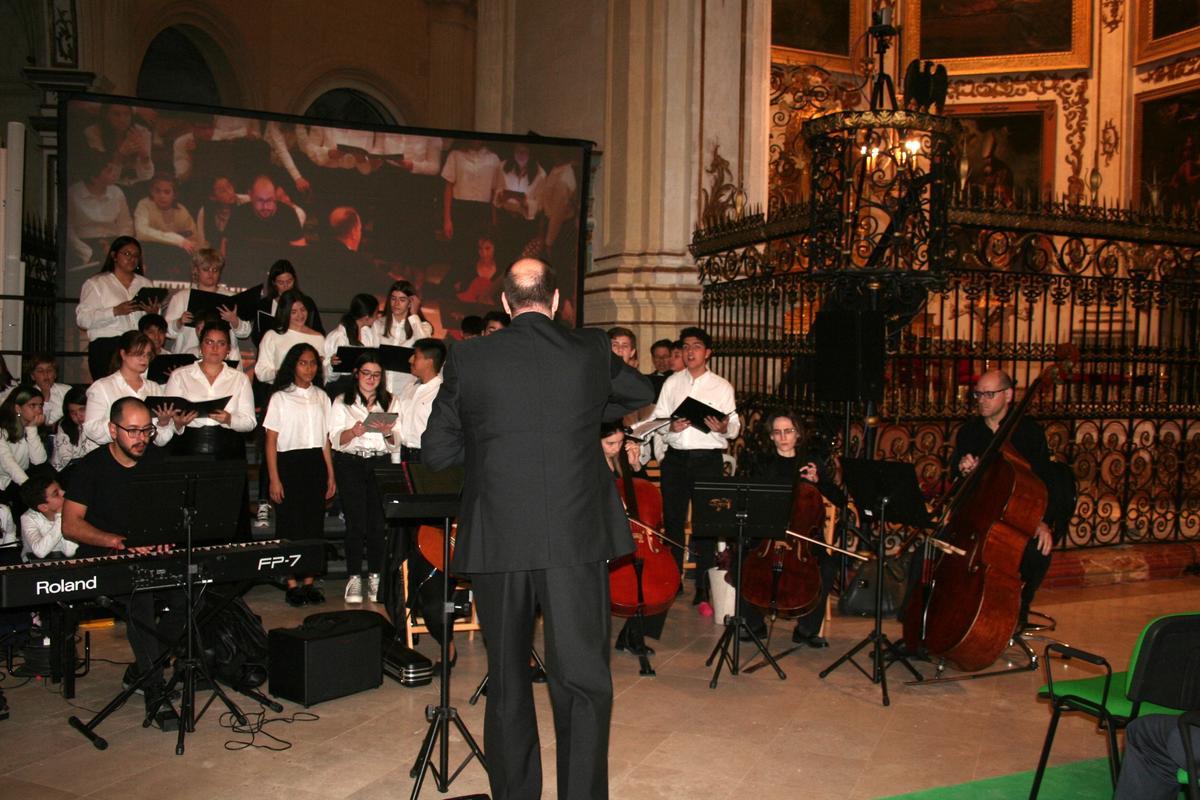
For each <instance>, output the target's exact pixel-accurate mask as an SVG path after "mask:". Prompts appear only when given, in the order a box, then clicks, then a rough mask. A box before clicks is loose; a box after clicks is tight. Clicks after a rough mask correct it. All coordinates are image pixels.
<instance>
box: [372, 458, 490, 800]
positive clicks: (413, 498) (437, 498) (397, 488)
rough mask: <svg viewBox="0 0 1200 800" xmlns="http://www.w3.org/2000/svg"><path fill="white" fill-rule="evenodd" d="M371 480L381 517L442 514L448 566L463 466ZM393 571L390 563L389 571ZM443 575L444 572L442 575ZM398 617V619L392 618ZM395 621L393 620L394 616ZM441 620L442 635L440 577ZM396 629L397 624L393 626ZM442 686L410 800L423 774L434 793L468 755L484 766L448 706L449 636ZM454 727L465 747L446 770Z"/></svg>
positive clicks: (410, 470) (447, 605) (404, 470)
mask: <svg viewBox="0 0 1200 800" xmlns="http://www.w3.org/2000/svg"><path fill="white" fill-rule="evenodd" d="M375 481H376V484H377V485H378V486H379V495H380V499H381V500H382V502H383V514H384V517H385V518H387V519H389V520H417V519H428V518H430V517H441V518H442V564H444V565H445V566H446V569H447V570H448V569H449V568H450V526H451V524H452V522H453V520H454V517H455V516H457V515H458V506H459V501H460V498H461V494H462V483H463V470H462V468H461V467H451V468H450V469H446V470H441V471H438V472H434V471H433V470H431V469H429V468H427V467H425V466H423V465H421V464H415V463H411V462H407V463H405V464H402V465H401V466H399V467H387V466H380V467H376V468H375ZM390 571H391V572H393V573H394V571H395V570H394V567H392V568H391V569H390ZM444 577H445V576H443V578H444ZM397 619H398V618H397ZM394 621H395V620H394ZM442 624H443V626H444V628H443V630H445V631H447V633H448V632H449V631H450V630H452V629H453V625H454V604H453V603H452V602H451V600H450V582H449V581H448V580H445V579H444V580H443V581H442ZM396 630H397V633H398V632H399V630H400V626H399V625H396ZM441 654H442V686H441V691H440V692H439V693H438V705H436V706H426V707H425V719H427V720H428V721H429V730H427V731H426V732H425V739H424V741H422V743H421V751H420V753H419V754H418V756H417V760H416V762H415V763H414V764H413V766H412V769H411V770H409V773H408V774H409V777H411V778H415V779H416V781H415V783H413V789H412V794H411V795H410V798H411V800H416V798H417V797H418V796H419V795H420V794H421V785H422V784H423V783H424V782H425V773H426V771H430V772H432V773H433V781H434V785H435V786H436V787H437V790H438V791H439V792H442V793H445V792H447V791H448V790H449V788H450V784H451V783H452V782H453V781H454V779H455V778H457V777H458V776H459V774H460V773H461V772H462V771H463V769H465V768H466V766H467V764H469V763H471V759H472V758H478V759H479V763H480V765H482V766H483V768H484V770H487V761H486V760H484V756H483V750H482V749H481V748H480V747H479V745H478V744H477V743H476V742H475V738H474V737H473V736H471V732H470V731H469V730H467V726H466V723H464V722H463V721H462V718H461V717H460V716H459V715H458V709H456V708H454V707H453V706H451V705H450V666H449V665H450V637H449V636H442V642H441ZM451 723H453V725H454V727H455V728H457V729H458V733H459V735H460V736H462V738H463V741H464V742H466V743H467V747H469V748H470V751H471V752H469V753H468V754H467V756H466V758H464V759H463V761H462V763H461V764H459V765H458V769H456V770H454V772H453V773H451V772H450V725H451ZM435 744H436V745H439V752H438V763H437V766H434V764H433V748H434V746H435Z"/></svg>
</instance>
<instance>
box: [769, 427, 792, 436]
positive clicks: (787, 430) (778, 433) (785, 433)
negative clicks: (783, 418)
mask: <svg viewBox="0 0 1200 800" xmlns="http://www.w3.org/2000/svg"><path fill="white" fill-rule="evenodd" d="M795 432H796V429H795V428H780V429H779V430H777V431H771V435H772V436H790V435H791V434H793V433H795Z"/></svg>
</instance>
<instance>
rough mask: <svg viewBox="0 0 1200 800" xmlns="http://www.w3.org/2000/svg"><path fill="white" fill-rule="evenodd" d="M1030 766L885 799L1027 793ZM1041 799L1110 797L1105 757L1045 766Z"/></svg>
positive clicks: (1002, 797) (976, 798)
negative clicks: (1011, 773) (1017, 770)
mask: <svg viewBox="0 0 1200 800" xmlns="http://www.w3.org/2000/svg"><path fill="white" fill-rule="evenodd" d="M1033 773H1034V770H1030V771H1029V772H1017V773H1015V774H1013V775H1001V776H1000V777H998V778H985V779H984V780H981V781H971V782H970V783H960V784H958V785H957V786H940V787H938V788H936V789H926V790H924V791H921V792H912V793H910V794H898V795H895V796H894V797H892V798H889V799H888V800H967V799H968V798H970V800H1014V798H1022V797H1029V789H1030V787H1032V786H1033ZM1038 797H1039V798H1042V800H1100V799H1101V798H1103V799H1104V800H1107V798H1110V797H1112V781H1110V780H1109V777H1108V759H1106V758H1094V759H1091V760H1089V761H1075V762H1073V763H1071V764H1063V765H1062V766H1058V767H1049V768H1048V769H1047V770H1046V774H1045V775H1044V776H1043V777H1042V789H1041V791H1040V792H1039V793H1038Z"/></svg>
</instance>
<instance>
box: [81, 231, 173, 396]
mask: <svg viewBox="0 0 1200 800" xmlns="http://www.w3.org/2000/svg"><path fill="white" fill-rule="evenodd" d="M153 285H154V284H153V283H151V282H150V279H149V278H147V277H146V275H145V269H144V268H143V266H142V246H141V244H139V243H138V240H137V239H134V238H133V237H132V236H118V237H117V238H116V239H114V240H113V243H112V245H111V246H109V248H108V255H107V256H106V257H105V259H104V265H103V266H101V267H100V271H99V272H98V273H96V274H95V275H93V276H92V277H90V278H88V279H87V280H86V281H84V282H83V287H82V288H81V289H80V292H79V305H77V306H76V307H75V324H76V325H78V326H79V327H80V328H82V329H83V330H84V331H85V332H86V333H87V337H88V356H87V358H88V372H89V373H90V374H91V379H92V380H93V381H95V380H99V379H100V378H103V377H104V376H105V375H108V374H109V373H111V372H112V370H113V369H115V367H114V366H113V365H112V357H113V353H115V352H116V349H117V337H119V336H121V334H123V333H125V332H126V331H136V330H137V326H138V320H140V319H141V318H142V314H145V313H147V312H149V313H155V314H157V313H158V303H148V302H142V301H138V300H135V299H134V298H135V297H137V293H138V292H140V291H141V290H142V289H149V288H151V287H152V286H153ZM106 413H107V412H106Z"/></svg>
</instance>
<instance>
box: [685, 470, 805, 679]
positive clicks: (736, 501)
mask: <svg viewBox="0 0 1200 800" xmlns="http://www.w3.org/2000/svg"><path fill="white" fill-rule="evenodd" d="M791 515H792V485H791V484H784V483H774V482H771V481H750V480H746V479H744V478H720V479H717V480H710V481H696V483H695V485H694V486H693V487H692V537H693V538H699V539H716V538H726V537H728V536H729V531H730V529H731V528H732V529H733V530H734V531H736V536H737V549H736V550H735V551H734V557H733V558H734V563H733V570H734V581H733V614H732V615H726V617H725V632H724V633H722V634H721V638H720V639H718V640H717V644H716V646H715V647H714V648H713V651H712V653H711V654H709V656H708V660H707V661H705V662H704V666H706V667H707V666H711V665H712V663H713V660H714V659H716V658H717V657H718V655H719V656H720V660H718V661H717V668H716V669H715V670H714V671H713V676H712V680H711V681H709V683H708V687H709V688H710V689H715V688H717V679H718V678H720V676H721V668H722V667H723V666H725V665H726V664H728V665H729V674H730V675H737V674H738V672H739V670H740V668H741V648H740V641H741V634H742V633H743V632H745V634H746V637H747V638H748V639H749V640H750V641H752V642H753V643H754V646H755V647H757V648H758V650H759V652H761V653H762V654H763V658H764V659H766V661H767V663H769V664H770V665H771V667H772V668H773V669H774V670H775V674H777V675H778V676H779V679H780V680H786V679H787V675H786V674H784V671H783V670H782V669H780V667H779V663H778V662H777V661H776V660H775V657H774V656H772V655H771V654H770V652H768V651H767V646H766V645H765V644H764V643H763V641H762V639H761V638H760V637H759V635H758V634H757V633H755V632H754V630H752V629H751V628H750V626H749V625H747V624H746V619H745V618H744V617H743V616H742V613H741V606H740V603H741V601H742V552H743V550H744V549H745V546H746V540H747V539H748V538H757V539H783V538H785V537H786V536H787V533H786V531H787V526H788V521H789V520H790V519H791ZM704 578H705V576H697V580H704ZM731 649H732V651H733V652H732V655H731V654H730V650H731Z"/></svg>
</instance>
